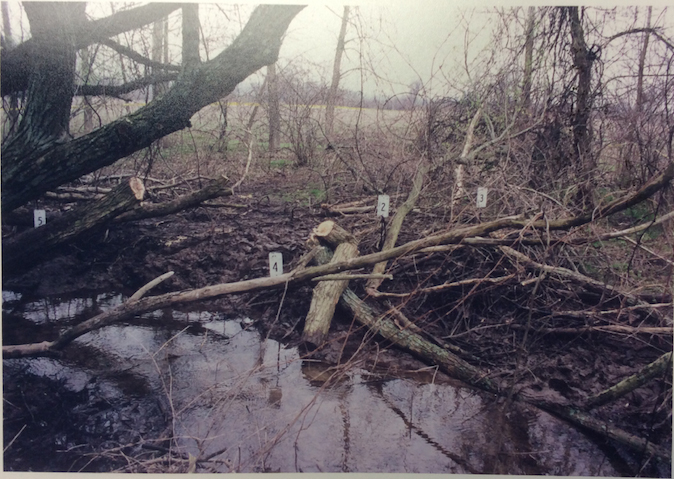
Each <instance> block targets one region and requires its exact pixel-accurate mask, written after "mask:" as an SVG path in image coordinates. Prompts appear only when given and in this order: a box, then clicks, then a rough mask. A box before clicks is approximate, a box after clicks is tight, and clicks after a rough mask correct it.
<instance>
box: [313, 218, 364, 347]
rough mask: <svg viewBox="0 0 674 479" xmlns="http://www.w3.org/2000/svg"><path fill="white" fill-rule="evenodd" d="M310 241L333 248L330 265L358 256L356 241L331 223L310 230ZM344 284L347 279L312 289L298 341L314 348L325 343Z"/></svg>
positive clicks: (321, 283) (346, 284) (322, 284)
mask: <svg viewBox="0 0 674 479" xmlns="http://www.w3.org/2000/svg"><path fill="white" fill-rule="evenodd" d="M312 238H314V239H316V240H318V241H319V242H321V243H323V244H326V245H328V246H331V247H334V249H335V253H334V255H333V256H332V259H331V261H330V262H334V263H338V262H341V261H347V260H349V259H352V258H355V257H356V256H358V243H357V241H356V238H355V237H354V236H353V235H352V234H351V233H349V232H348V231H346V230H345V229H344V228H342V227H341V226H339V225H338V224H336V223H335V222H334V221H324V222H323V223H321V224H320V225H318V226H317V227H316V228H314V231H313V233H312ZM348 284H349V280H348V279H347V280H336V281H322V282H320V283H319V284H318V285H317V286H316V287H315V288H314V293H313V296H312V298H311V306H310V307H309V313H308V314H307V319H306V321H305V323H304V332H303V333H302V340H303V341H304V342H305V343H307V344H308V345H309V346H312V347H318V346H320V345H321V344H322V343H323V341H324V340H325V337H326V336H327V334H328V330H329V329H330V323H331V321H332V317H333V315H334V314H335V307H336V306H337V302H338V301H339V297H340V296H341V295H342V292H343V291H344V290H345V289H346V287H347V286H348Z"/></svg>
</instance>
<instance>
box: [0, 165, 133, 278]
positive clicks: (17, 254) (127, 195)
mask: <svg viewBox="0 0 674 479" xmlns="http://www.w3.org/2000/svg"><path fill="white" fill-rule="evenodd" d="M144 194H145V187H144V186H143V183H142V182H141V181H140V180H139V179H138V178H131V179H130V180H127V181H124V182H122V183H121V184H120V185H119V186H118V187H117V188H115V189H113V190H112V191H111V192H110V193H108V194H107V195H105V196H104V197H103V198H102V199H100V200H98V201H96V202H95V203H93V204H87V205H84V206H80V207H79V208H76V209H74V210H72V211H70V212H68V213H66V214H64V215H62V216H61V217H60V218H58V219H57V220H55V221H51V222H47V224H46V225H44V226H40V227H39V228H34V229H29V230H27V231H25V232H23V233H21V234H19V235H17V236H15V237H14V238H12V239H11V240H10V241H7V242H5V243H3V245H2V246H3V247H2V271H3V274H4V275H7V276H10V275H11V274H13V273H15V272H16V270H23V269H25V268H27V267H30V266H31V265H33V264H35V263H36V262H37V261H39V260H41V259H42V258H43V257H44V256H45V255H47V254H48V253H49V252H50V251H51V250H53V249H54V248H56V247H57V246H58V245H60V244H63V243H65V242H67V241H71V240H72V239H74V238H76V237H78V236H79V235H81V234H82V233H84V232H86V231H89V230H91V229H92V228H94V227H97V226H101V225H103V224H105V223H107V222H108V221H110V220H112V219H113V218H115V217H116V216H118V215H120V214H121V213H123V212H125V211H128V210H130V209H131V208H133V207H134V206H136V205H137V204H138V203H139V202H140V201H141V200H142V199H143V195H144Z"/></svg>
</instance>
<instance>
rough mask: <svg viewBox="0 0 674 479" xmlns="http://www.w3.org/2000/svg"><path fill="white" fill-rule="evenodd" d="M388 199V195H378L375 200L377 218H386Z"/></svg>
mask: <svg viewBox="0 0 674 479" xmlns="http://www.w3.org/2000/svg"><path fill="white" fill-rule="evenodd" d="M388 207H389V197H388V195H379V197H378V198H377V216H383V217H384V218H388Z"/></svg>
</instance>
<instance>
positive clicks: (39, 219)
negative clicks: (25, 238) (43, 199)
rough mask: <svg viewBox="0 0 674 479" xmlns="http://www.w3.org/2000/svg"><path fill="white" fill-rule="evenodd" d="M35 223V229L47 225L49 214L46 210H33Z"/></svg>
mask: <svg viewBox="0 0 674 479" xmlns="http://www.w3.org/2000/svg"><path fill="white" fill-rule="evenodd" d="M33 223H34V224H35V227H36V228H37V227H39V226H44V225H46V224H47V212H46V211H45V210H33Z"/></svg>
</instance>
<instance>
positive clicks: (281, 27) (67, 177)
mask: <svg viewBox="0 0 674 479" xmlns="http://www.w3.org/2000/svg"><path fill="white" fill-rule="evenodd" d="M48 5H50V6H51V7H50V8H53V9H54V10H59V9H63V11H65V12H66V13H59V14H56V13H54V14H53V15H52V16H51V20H52V21H51V22H50V24H49V31H48V32H46V33H45V34H40V25H41V23H40V19H39V18H38V17H39V15H38V14H36V15H32V16H31V15H29V19H30V21H31V28H32V29H34V30H33V38H32V39H31V40H29V41H28V42H26V43H29V42H30V45H29V46H28V47H26V46H19V47H17V48H16V49H15V50H18V51H19V52H20V53H22V54H23V55H24V57H23V60H24V61H23V62H22V61H21V58H19V59H17V58H16V54H14V55H10V54H8V55H4V54H3V56H2V62H3V64H2V66H3V71H2V77H3V78H2V80H3V82H2V93H3V95H4V94H9V93H11V92H12V91H16V90H17V89H21V88H22V87H26V84H25V83H22V78H23V76H25V75H26V68H25V63H28V64H29V68H28V72H29V73H28V74H27V80H28V81H27V90H26V91H27V112H26V118H25V119H24V120H23V123H22V125H21V126H20V128H19V131H18V132H17V133H16V135H14V136H13V137H12V138H10V139H9V140H8V141H7V142H5V144H4V145H3V148H2V212H3V214H4V213H7V212H9V211H12V210H13V209H15V208H17V207H19V206H21V205H24V204H26V203H27V202H29V201H31V200H34V199H37V198H39V197H40V196H41V195H42V194H44V193H45V192H47V191H49V190H51V189H53V188H55V187H57V186H59V185H61V184H63V183H67V182H69V181H73V180H75V179H77V178H79V177H81V176H82V175H84V174H87V173H91V172H94V171H96V170H98V169H100V168H102V167H104V166H108V165H110V164H112V163H114V162H115V161H117V160H118V159H120V158H124V157H126V156H128V155H130V154H131V153H133V152H135V151H138V150H140V149H142V148H146V147H148V146H150V144H152V142H154V141H156V140H158V139H160V138H163V137H164V136H166V135H168V134H170V133H173V132H175V131H178V130H181V129H183V128H186V127H188V126H189V125H190V118H191V117H192V115H194V114H195V113H196V112H198V111H199V110H200V109H202V108H203V107H205V106H207V105H209V104H210V103H213V102H215V101H217V100H219V99H221V98H222V97H224V96H226V95H227V94H229V93H230V92H232V91H233V90H234V88H235V87H236V85H237V84H239V83H240V82H241V81H243V80H244V79H245V78H246V77H248V76H249V75H251V74H252V73H254V72H255V71H257V70H258V69H260V68H261V67H263V66H265V65H269V64H271V63H273V62H275V61H276V60H277V58H278V54H279V50H280V47H281V41H282V37H283V35H284V33H285V31H286V30H287V28H288V25H289V24H290V22H291V21H292V19H293V18H294V17H295V16H296V15H297V13H299V11H300V10H301V9H302V8H303V7H302V6H291V5H264V6H260V7H257V8H256V9H255V10H254V12H253V13H252V15H251V17H250V19H249V21H248V23H247V24H246V26H245V28H244V29H243V31H242V32H241V34H240V35H239V36H238V37H237V38H236V39H235V40H234V41H233V42H232V44H231V45H230V46H229V47H227V48H226V49H225V50H224V51H223V52H222V53H220V54H219V55H218V56H217V57H215V58H214V59H213V60H211V61H209V62H205V63H201V64H199V65H198V66H196V67H194V68H186V69H183V70H182V71H181V73H180V74H179V75H178V77H177V79H176V81H175V85H174V86H173V88H171V89H170V90H169V91H168V92H167V93H166V94H165V95H164V96H162V97H161V98H160V99H157V100H155V101H153V102H151V103H150V104H148V105H147V106H145V107H143V108H141V109H139V110H138V111H136V112H135V113H133V114H131V115H128V116H126V117H123V118H121V119H119V120H117V121H114V122H112V123H109V124H107V125H105V126H103V127H101V128H99V129H97V130H96V131H93V132H92V133H90V134H88V135H85V136H82V137H80V138H77V139H75V140H71V141H65V138H64V136H63V135H58V136H57V135H56V132H57V129H56V128H55V127H54V126H52V125H44V124H42V123H40V122H37V123H36V122H34V121H33V122H29V119H30V118H32V117H33V115H31V109H32V108H35V111H36V112H42V114H43V115H44V113H45V111H49V110H46V108H48V107H49V106H51V103H53V108H54V110H53V111H54V113H55V114H56V118H62V115H64V111H65V110H66V107H67V108H68V109H69V106H70V100H71V96H70V95H72V93H67V92H72V91H74V90H75V88H74V87H75V71H74V65H75V64H74V55H75V52H76V50H77V48H82V47H83V46H84V45H82V43H87V38H88V41H89V43H92V42H94V41H104V40H106V39H105V38H101V35H105V36H107V35H108V32H112V33H110V35H112V34H116V33H119V31H125V30H127V29H130V28H135V27H136V25H137V23H138V21H139V20H138V18H137V17H138V16H140V14H141V13H142V14H145V15H146V18H145V19H146V20H149V21H146V22H145V23H143V25H144V24H146V23H150V22H152V21H154V20H156V19H157V18H161V16H163V15H166V14H167V12H170V11H172V10H171V8H169V7H167V6H166V5H164V4H156V5H150V6H145V7H147V8H146V9H144V7H138V8H137V9H133V10H137V16H136V17H134V16H130V17H129V16H123V18H124V19H126V21H127V24H126V25H119V24H118V23H115V22H112V20H108V21H107V23H102V24H101V23H98V25H99V27H100V29H99V31H100V33H99V35H98V36H97V33H96V31H91V26H92V24H96V23H97V22H86V21H84V19H83V20H82V21H81V22H75V24H72V23H71V21H72V20H71V19H72V18H75V19H76V18H79V17H78V16H77V15H76V14H75V13H73V12H76V11H77V9H78V8H79V9H82V13H83V7H82V6H81V4H67V5H68V6H66V5H65V4H48ZM71 5H73V6H71ZM150 7H152V8H154V9H155V10H153V9H152V8H150ZM40 8H42V6H39V8H38V7H36V8H34V10H40ZM172 8H173V9H176V8H180V5H179V4H175V6H174V7H172ZM31 9H32V8H31V7H28V8H27V10H31ZM70 10H72V11H73V12H70ZM157 11H158V12H159V13H160V14H161V15H158V14H157ZM59 12H61V10H59ZM124 13H128V12H124ZM43 15H44V14H43ZM116 15H120V14H116ZM82 17H83V15H82ZM112 17H115V15H113V16H112ZM112 17H108V18H109V19H110V18H112ZM119 18H120V17H116V19H118V20H119ZM82 22H84V23H83V24H82ZM99 22H100V21H99ZM120 23H121V20H120ZM111 24H113V26H114V28H113V26H110V25H111ZM129 25H132V26H129ZM126 27H128V28H126ZM45 28H46V27H45ZM80 34H82V35H83V36H84V37H85V39H84V40H82V39H81V38H80V37H79V35H80ZM47 47H49V49H48V50H47ZM45 51H49V55H45V54H44V52H45ZM70 52H72V53H70ZM3 53H4V52H3ZM71 56H72V58H73V60H72V63H71V62H70V57H71ZM51 57H53V58H60V59H62V60H63V62H64V66H63V67H59V68H62V69H63V70H64V71H62V72H60V74H59V75H53V70H49V69H51V68H54V67H55V65H54V62H55V60H52V59H51ZM6 58H7V59H9V61H8V63H5V60H6ZM66 64H67V65H66ZM70 65H72V66H70ZM14 67H16V68H17V69H18V70H20V71H18V72H12V71H11V69H12V68H14ZM66 69H68V70H67V71H65V70H66ZM70 69H72V74H68V72H69V71H70ZM5 76H8V77H9V80H7V84H6V82H5ZM55 91H61V92H64V93H63V94H64V95H65V99H64V97H63V96H62V95H56V93H50V92H55ZM43 97H44V98H43ZM57 97H58V98H57ZM45 101H49V102H51V103H47V104H45ZM66 103H67V105H66Z"/></svg>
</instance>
